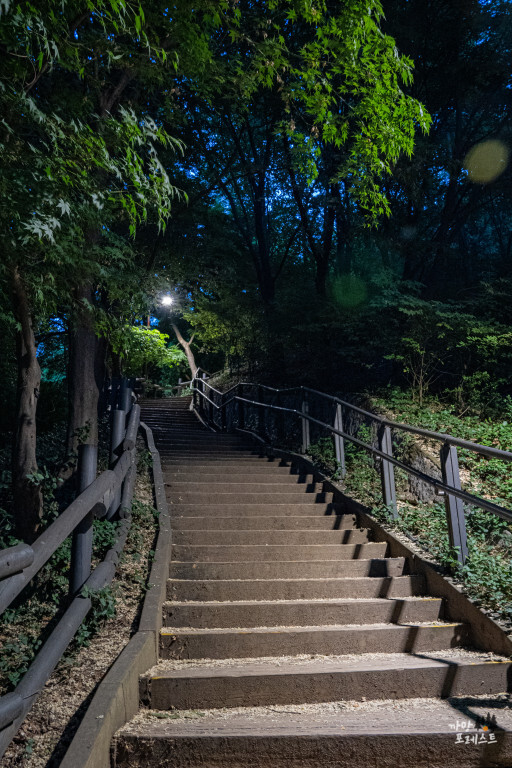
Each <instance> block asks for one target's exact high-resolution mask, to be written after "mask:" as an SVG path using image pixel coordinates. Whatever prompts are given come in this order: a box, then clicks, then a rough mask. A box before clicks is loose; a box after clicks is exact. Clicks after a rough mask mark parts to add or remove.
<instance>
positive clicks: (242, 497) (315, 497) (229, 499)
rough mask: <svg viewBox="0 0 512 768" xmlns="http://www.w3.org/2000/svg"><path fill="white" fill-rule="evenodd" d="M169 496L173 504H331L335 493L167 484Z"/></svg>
mask: <svg viewBox="0 0 512 768" xmlns="http://www.w3.org/2000/svg"><path fill="white" fill-rule="evenodd" d="M166 493H167V498H168V499H169V500H170V501H171V503H173V504H221V505H226V504H229V505H232V504H272V505H273V504H294V503H295V502H296V501H297V502H298V503H300V504H302V503H303V501H304V499H306V500H308V501H309V500H311V501H313V502H315V503H317V504H330V503H332V501H333V494H332V493H329V492H323V491H318V492H316V493H312V492H311V493H307V492H305V491H301V490H300V489H298V490H295V489H293V487H292V490H291V491H289V492H288V491H279V492H276V491H274V492H271V491H268V492H267V493H264V492H263V491H259V492H253V493H251V492H249V491H237V492H234V491H233V492H231V493H228V492H221V491H217V489H215V490H212V491H210V492H209V493H208V492H206V491H185V490H181V491H180V490H177V489H176V488H175V487H170V486H166ZM308 497H309V498H308Z"/></svg>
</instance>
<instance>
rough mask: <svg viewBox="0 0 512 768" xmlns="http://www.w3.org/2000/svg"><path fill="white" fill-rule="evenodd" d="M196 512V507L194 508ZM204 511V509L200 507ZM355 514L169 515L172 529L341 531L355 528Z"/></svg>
mask: <svg viewBox="0 0 512 768" xmlns="http://www.w3.org/2000/svg"><path fill="white" fill-rule="evenodd" d="M197 510H198V513H200V508H199V507H198V508H197ZM203 511H205V512H207V510H206V509H205V510H203ZM357 527H358V525H357V516H356V515H336V516H334V515H331V516H323V515H308V516H306V515H300V516H297V517H292V515H288V516H285V515H281V516H280V517H275V516H274V517H272V516H270V515H266V516H264V515H253V516H252V517H245V516H244V515H243V513H242V514H240V515H239V516H237V517H234V516H231V517H209V516H208V515H202V516H200V517H199V516H198V517H190V516H188V517H186V516H183V517H180V516H178V515H173V518H172V529H173V531H226V532H227V531H298V530H301V531H305V530H308V531H318V530H322V531H338V532H340V531H344V530H347V529H349V530H350V529H351V528H357Z"/></svg>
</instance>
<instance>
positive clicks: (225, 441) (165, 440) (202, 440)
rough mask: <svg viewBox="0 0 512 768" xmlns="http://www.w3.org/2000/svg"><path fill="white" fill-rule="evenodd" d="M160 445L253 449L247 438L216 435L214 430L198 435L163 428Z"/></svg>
mask: <svg viewBox="0 0 512 768" xmlns="http://www.w3.org/2000/svg"><path fill="white" fill-rule="evenodd" d="M158 442H159V445H161V446H162V448H164V447H165V446H167V445H170V446H174V445H177V446H182V447H183V448H194V449H196V448H200V447H204V446H208V447H210V446H215V445H224V446H226V447H229V448H230V449H231V448H233V447H234V448H245V449H246V450H253V449H254V446H253V445H252V444H247V441H246V440H240V439H239V438H237V437H223V436H218V435H215V434H214V433H213V432H201V434H200V435H198V436H197V437H194V436H189V435H185V434H182V433H181V432H178V431H176V432H172V430H171V431H168V430H162V432H161V435H160V437H159V441H158Z"/></svg>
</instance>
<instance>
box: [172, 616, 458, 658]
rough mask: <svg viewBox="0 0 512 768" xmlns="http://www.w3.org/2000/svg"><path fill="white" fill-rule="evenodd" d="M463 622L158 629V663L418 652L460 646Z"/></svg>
mask: <svg viewBox="0 0 512 768" xmlns="http://www.w3.org/2000/svg"><path fill="white" fill-rule="evenodd" d="M469 639H470V629H469V627H468V625H467V624H460V623H446V622H433V623H430V624H428V623H424V624H389V623H382V624H376V623H372V624H359V625H351V626H342V625H340V624H331V625H323V626H322V625H321V626H314V627H306V626H304V627H284V626H280V627H243V628H240V629H232V628H225V629H221V628H217V629H193V628H191V627H187V628H186V629H180V628H177V627H164V628H163V629H162V630H161V632H160V656H161V658H163V659H201V658H206V659H208V658H210V659H243V658H255V657H259V656H298V655H304V654H306V655H311V654H319V655H329V654H333V653H334V654H347V653H422V652H424V651H438V650H443V649H446V648H452V647H456V646H461V645H466V644H467V643H468V642H469Z"/></svg>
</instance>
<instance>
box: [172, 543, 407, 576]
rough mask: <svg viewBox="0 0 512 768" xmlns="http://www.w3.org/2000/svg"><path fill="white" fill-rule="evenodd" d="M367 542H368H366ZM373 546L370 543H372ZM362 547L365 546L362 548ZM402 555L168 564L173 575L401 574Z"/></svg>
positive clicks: (173, 562) (403, 563) (174, 562)
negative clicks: (345, 558)
mask: <svg viewBox="0 0 512 768" xmlns="http://www.w3.org/2000/svg"><path fill="white" fill-rule="evenodd" d="M367 546H368V545H367ZM372 546H374V545H372ZM364 551H366V549H365V550H364ZM404 567H405V560H404V558H403V557H389V558H386V557H385V556H384V555H375V556H371V555H369V556H368V558H366V557H364V555H363V556H362V557H361V558H360V559H356V560H341V559H340V558H339V557H337V558H334V559H332V560H317V561H314V560H308V561H293V560H292V561H287V562H283V561H274V562H272V561H262V560H261V559H260V560H255V561H253V562H250V561H244V562H220V561H217V562H215V561H210V562H204V561H203V562H199V563H198V562H190V561H189V562H186V561H185V562H176V561H175V560H172V561H171V562H170V564H169V576H170V577H171V578H175V579H300V578H302V579H321V578H326V579H329V578H339V577H342V576H343V577H356V576H371V577H381V576H402V575H403V572H404Z"/></svg>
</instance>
